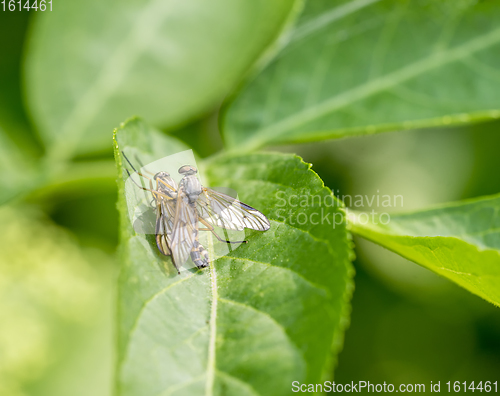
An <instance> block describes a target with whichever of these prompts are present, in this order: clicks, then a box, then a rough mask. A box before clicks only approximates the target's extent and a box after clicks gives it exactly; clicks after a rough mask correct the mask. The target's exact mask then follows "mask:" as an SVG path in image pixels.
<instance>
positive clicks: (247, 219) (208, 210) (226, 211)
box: [197, 187, 271, 231]
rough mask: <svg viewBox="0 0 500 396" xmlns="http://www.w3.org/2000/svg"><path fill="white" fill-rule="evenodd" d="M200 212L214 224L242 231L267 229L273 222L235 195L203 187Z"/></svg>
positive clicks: (198, 204)
mask: <svg viewBox="0 0 500 396" xmlns="http://www.w3.org/2000/svg"><path fill="white" fill-rule="evenodd" d="M197 207H198V214H199V216H200V217H202V218H204V219H205V220H206V221H207V222H209V223H210V224H211V225H213V226H217V227H221V228H225V229H227V230H236V231H241V230H243V228H250V229H252V230H258V231H267V230H268V229H269V228H270V227H271V224H270V223H269V220H268V219H267V217H266V216H264V215H263V214H262V213H261V212H259V211H258V210H257V209H254V208H252V207H251V206H249V205H247V204H246V203H243V202H241V201H238V200H237V199H234V198H233V197H231V196H229V195H226V194H223V193H220V192H218V191H214V190H212V189H210V188H205V187H203V193H202V194H201V195H200V196H199V198H198V201H197Z"/></svg>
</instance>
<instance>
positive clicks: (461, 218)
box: [349, 195, 500, 306]
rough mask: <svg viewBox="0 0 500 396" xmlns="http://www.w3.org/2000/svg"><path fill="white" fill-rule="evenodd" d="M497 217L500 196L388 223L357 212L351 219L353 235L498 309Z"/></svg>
mask: <svg viewBox="0 0 500 396" xmlns="http://www.w3.org/2000/svg"><path fill="white" fill-rule="evenodd" d="M499 212H500V195H494V196H491V197H483V198H479V199H473V200H469V201H464V202H459V203H456V204H448V205H445V206H441V207H438V208H435V209H429V210H424V211H418V212H413V213H408V214H400V215H391V216H390V221H389V222H388V223H387V221H388V219H387V217H385V216H384V218H382V219H381V218H377V217H376V218H375V219H372V220H371V221H368V220H369V219H370V216H368V217H367V216H366V215H364V216H363V215H361V214H360V213H356V212H352V213H350V215H349V220H350V226H351V229H352V232H353V233H356V234H358V235H360V236H362V237H364V238H366V239H369V240H370V241H373V242H375V243H378V244H379V245H381V246H383V247H385V248H387V249H389V250H392V251H393V252H396V253H398V254H400V255H401V256H403V257H405V258H407V259H409V260H411V261H414V262H416V263H417V264H420V265H422V266H423V267H426V268H428V269H430V270H432V271H434V272H436V273H437V274H439V275H442V276H444V277H445V278H448V279H450V280H452V281H453V282H455V283H457V284H459V285H460V286H462V287H463V288H465V289H467V290H468V291H470V292H471V293H474V294H477V295H478V296H480V297H482V298H484V299H485V300H487V301H490V302H491V303H493V304H495V305H497V306H500V216H499ZM383 223H387V224H386V225H384V224H383Z"/></svg>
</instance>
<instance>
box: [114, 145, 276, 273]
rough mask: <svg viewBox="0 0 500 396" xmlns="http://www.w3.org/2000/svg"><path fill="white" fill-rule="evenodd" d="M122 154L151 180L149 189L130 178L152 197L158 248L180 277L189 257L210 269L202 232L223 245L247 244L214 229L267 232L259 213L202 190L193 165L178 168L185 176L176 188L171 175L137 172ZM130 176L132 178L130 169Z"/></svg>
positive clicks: (266, 220)
mask: <svg viewBox="0 0 500 396" xmlns="http://www.w3.org/2000/svg"><path fill="white" fill-rule="evenodd" d="M122 154H123V157H124V158H125V159H126V160H127V162H128V163H129V165H130V166H131V167H132V169H133V170H134V171H135V172H136V173H137V174H138V175H139V176H141V177H144V178H145V179H147V180H148V181H149V188H146V187H144V186H141V185H140V184H138V183H137V182H136V181H135V180H134V179H133V178H131V180H132V181H133V182H134V183H135V184H136V186H138V187H139V188H141V189H143V190H145V191H149V192H150V193H151V194H152V196H153V200H154V202H155V207H156V227H155V235H156V245H157V246H158V249H159V250H160V252H161V253H163V254H164V255H166V256H169V255H172V261H173V263H174V266H175V268H176V269H177V272H178V273H179V274H180V272H179V268H180V267H181V266H182V265H183V264H184V263H185V262H186V261H187V259H188V257H189V256H191V259H192V260H193V262H194V264H195V265H196V266H197V267H198V268H204V267H207V266H208V262H209V257H208V252H207V251H206V249H205V248H204V247H203V246H202V245H201V244H200V242H199V239H198V236H199V235H198V234H199V231H209V232H211V233H212V234H213V235H214V236H215V237H216V238H217V239H218V240H219V241H221V242H226V243H246V241H227V240H225V239H222V238H221V237H220V236H219V235H217V233H216V232H215V229H214V227H215V226H217V227H221V228H224V229H227V230H236V231H242V230H243V229H244V228H250V229H253V230H258V231H267V230H268V229H269V228H270V226H271V225H270V223H269V220H268V219H267V217H266V216H264V215H263V214H262V213H261V212H259V211H258V210H256V209H254V208H252V207H251V206H249V205H247V204H245V203H243V202H240V201H238V200H236V199H234V198H232V197H230V196H229V195H226V194H222V193H220V192H218V191H214V190H212V189H210V188H206V187H203V186H202V185H201V183H200V181H199V180H198V177H197V176H196V174H197V172H198V171H197V169H196V168H195V167H194V166H191V165H184V166H182V167H181V168H180V169H179V173H180V174H181V175H183V177H182V179H181V181H180V182H179V186H177V184H176V182H175V180H174V179H173V178H172V177H171V176H170V174H169V173H168V172H164V171H161V172H158V173H156V174H154V175H153V174H152V175H153V177H152V178H151V177H149V176H146V175H144V173H141V172H138V171H137V170H136V169H135V168H134V166H133V165H132V163H131V162H130V161H129V159H128V158H127V156H126V155H125V153H123V151H122ZM127 174H128V175H129V177H130V176H131V175H130V172H129V171H128V170H127ZM155 184H156V186H155ZM199 223H201V224H202V225H203V228H200V227H199Z"/></svg>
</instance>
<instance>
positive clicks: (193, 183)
mask: <svg viewBox="0 0 500 396" xmlns="http://www.w3.org/2000/svg"><path fill="white" fill-rule="evenodd" d="M181 183H182V185H183V187H184V192H185V193H186V195H187V197H188V198H189V202H191V203H194V202H196V200H197V199H198V197H199V196H200V194H201V193H202V187H201V183H200V181H199V180H198V178H197V177H196V176H195V175H190V176H184V178H183V179H182V181H181Z"/></svg>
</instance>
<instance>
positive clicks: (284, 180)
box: [115, 119, 353, 396]
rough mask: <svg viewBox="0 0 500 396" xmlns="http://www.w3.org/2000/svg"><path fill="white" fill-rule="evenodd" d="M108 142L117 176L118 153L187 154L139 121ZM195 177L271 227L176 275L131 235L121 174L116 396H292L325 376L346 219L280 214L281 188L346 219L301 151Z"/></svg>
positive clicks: (344, 303) (300, 210)
mask: <svg viewBox="0 0 500 396" xmlns="http://www.w3.org/2000/svg"><path fill="white" fill-rule="evenodd" d="M115 137H116V138H115V139H116V140H115V157H116V159H117V164H118V170H119V173H120V175H122V172H123V169H122V165H123V162H122V161H123V160H122V157H121V155H120V150H122V149H125V150H127V149H129V148H130V147H133V148H134V149H136V150H138V152H141V151H142V152H144V153H147V154H149V155H152V156H153V157H157V158H159V157H163V156H166V155H169V154H172V153H173V151H176V150H183V149H184V148H182V147H180V146H179V145H178V143H177V142H176V141H174V140H173V139H172V138H169V137H167V136H162V135H160V134H159V133H158V132H156V131H154V130H151V128H149V127H148V126H147V125H146V124H144V123H143V122H142V121H140V120H137V119H134V120H131V121H129V122H127V123H126V124H125V125H122V126H121V127H120V128H119V129H118V130H117V131H116V135H115ZM152 141H154V142H155V143H154V144H152V143H151V142H152ZM200 171H201V172H202V173H203V175H204V178H205V180H208V181H209V183H210V185H213V186H227V187H230V188H233V189H234V190H236V191H238V193H239V198H240V199H242V200H243V201H244V202H246V203H248V204H250V205H252V206H254V207H256V208H257V209H259V210H261V211H262V212H263V213H264V214H266V216H268V218H269V219H270V221H271V229H270V230H269V231H266V232H258V231H250V232H248V231H247V239H248V242H249V243H248V244H246V245H242V246H240V247H239V248H237V249H236V250H233V251H231V252H230V253H228V254H227V255H226V256H222V257H219V258H218V259H217V260H215V261H213V262H212V263H211V265H210V267H209V268H206V269H204V270H198V271H196V270H191V271H190V272H188V271H184V272H182V273H181V275H179V276H178V275H177V273H176V271H175V269H174V268H173V266H172V265H171V262H170V259H165V260H162V258H161V257H160V254H159V252H158V251H157V248H156V246H155V244H154V238H153V239H151V238H145V237H144V236H143V235H138V234H136V233H135V232H134V231H133V229H132V227H131V225H130V221H129V220H128V217H127V210H126V208H125V197H124V183H123V180H122V179H121V177H120V178H119V181H118V183H119V189H120V191H119V196H120V198H119V204H118V207H119V209H120V212H121V221H122V226H121V228H122V232H121V237H122V241H121V257H122V271H121V276H120V280H119V315H118V318H119V319H118V320H119V325H118V328H119V330H118V336H119V343H118V367H117V370H118V372H117V382H118V383H117V386H118V394H119V395H121V396H133V395H140V396H149V395H155V396H156V395H183V396H186V395H200V394H205V395H228V394H231V395H233V394H234V395H236V394H238V395H252V396H254V395H270V394H272V395H288V394H289V393H290V389H291V384H292V381H300V382H313V383H314V382H318V381H320V380H321V379H322V378H324V377H323V376H325V375H326V376H329V375H331V370H332V364H333V361H334V358H333V359H332V355H333V356H334V355H335V354H336V352H338V349H339V346H340V345H341V343H342V334H343V330H344V328H345V326H346V323H347V315H348V310H349V298H350V295H351V290H352V283H351V277H352V273H353V270H352V267H351V264H350V261H349V260H350V258H351V254H352V253H351V243H350V239H349V238H348V233H347V230H346V227H345V224H344V223H342V222H341V223H340V224H337V225H336V226H335V227H333V225H332V224H317V225H314V224H312V223H311V222H305V223H304V224H298V223H297V222H298V220H300V219H301V218H304V217H309V216H310V215H311V214H312V213H315V212H319V209H320V208H319V207H318V206H314V205H309V206H307V207H302V206H300V205H297V206H290V205H287V206H284V207H279V206H278V205H279V204H280V203H281V202H282V201H280V200H279V199H278V198H277V192H278V191H280V192H282V193H281V194H283V195H282V197H285V198H284V199H287V198H289V197H290V196H291V195H295V194H296V195H313V196H317V197H319V198H321V199H324V198H325V197H328V198H329V200H330V201H328V202H329V203H330V204H331V203H332V202H335V203H336V205H335V206H329V207H322V208H323V209H324V211H325V212H326V213H328V214H329V215H330V216H333V215H334V214H339V215H342V214H343V213H344V209H343V207H341V206H340V204H339V203H338V201H332V199H333V196H332V193H331V191H330V190H329V189H328V188H326V187H325V186H324V185H323V183H322V181H321V180H320V179H319V177H318V176H317V175H316V174H315V173H314V172H313V171H311V170H310V166H309V165H308V164H306V163H304V162H302V160H301V159H300V158H298V157H296V156H292V155H283V154H272V153H256V154H252V155H245V156H231V157H228V156H218V157H215V158H212V159H210V160H208V161H205V162H203V163H202V164H201V166H200ZM171 173H172V172H171ZM280 196H281V195H280ZM292 205H295V201H292ZM279 209H285V210H286V212H287V214H286V215H284V213H282V212H278V210H279ZM288 211H291V214H290V215H289V213H288ZM280 215H283V218H281V217H280ZM301 216H302V217H301ZM314 220H315V222H319V221H318V219H316V217H314ZM337 222H338V221H337ZM293 223H295V224H293ZM301 223H302V221H301ZM214 243H218V242H217V241H215V242H214ZM162 268H165V269H163V270H161V269H162ZM332 350H333V352H332Z"/></svg>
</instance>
